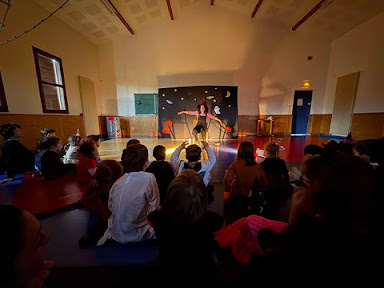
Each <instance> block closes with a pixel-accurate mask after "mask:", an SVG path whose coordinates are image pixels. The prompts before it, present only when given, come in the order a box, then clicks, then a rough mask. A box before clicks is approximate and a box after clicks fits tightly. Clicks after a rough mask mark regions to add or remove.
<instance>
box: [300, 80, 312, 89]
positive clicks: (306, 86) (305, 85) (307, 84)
mask: <svg viewBox="0 0 384 288" xmlns="http://www.w3.org/2000/svg"><path fill="white" fill-rule="evenodd" d="M301 87H302V88H304V89H309V88H311V81H310V80H303V85H302V86H301Z"/></svg>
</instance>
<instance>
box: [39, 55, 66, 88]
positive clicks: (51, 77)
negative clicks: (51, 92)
mask: <svg viewBox="0 0 384 288" xmlns="http://www.w3.org/2000/svg"><path fill="white" fill-rule="evenodd" d="M38 59H39V66H40V73H41V80H43V81H44V82H49V83H52V84H59V85H63V81H62V77H61V73H60V63H59V62H58V61H57V60H55V59H50V58H48V57H45V56H42V55H40V54H39V55H38ZM57 72H59V73H57Z"/></svg>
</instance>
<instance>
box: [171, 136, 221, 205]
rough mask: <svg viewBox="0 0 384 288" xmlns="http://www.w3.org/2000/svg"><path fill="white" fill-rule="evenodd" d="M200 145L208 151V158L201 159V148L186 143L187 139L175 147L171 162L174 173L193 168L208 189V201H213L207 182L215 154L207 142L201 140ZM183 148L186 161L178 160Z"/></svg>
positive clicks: (211, 190)
mask: <svg viewBox="0 0 384 288" xmlns="http://www.w3.org/2000/svg"><path fill="white" fill-rule="evenodd" d="M202 145H203V148H204V150H205V151H207V153H208V159H207V160H206V161H201V152H202V151H201V148H200V146H198V145H197V144H192V145H188V141H184V142H183V143H182V144H181V145H180V146H179V147H177V148H176V149H175V151H174V152H173V153H172V156H171V164H172V166H173V169H174V171H175V173H176V174H177V173H180V172H181V171H183V170H185V169H192V170H195V171H196V172H197V173H198V174H199V175H200V176H201V177H202V178H203V181H204V184H205V186H206V187H207V190H208V202H209V203H211V202H213V186H212V185H211V184H209V181H210V180H211V170H212V169H213V167H214V166H215V164H216V156H215V153H213V150H212V149H211V147H209V145H208V143H207V142H205V141H202ZM184 148H185V158H187V161H184V160H180V153H181V151H182V150H183V149H184Z"/></svg>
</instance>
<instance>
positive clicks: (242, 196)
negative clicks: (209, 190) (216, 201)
mask: <svg viewBox="0 0 384 288" xmlns="http://www.w3.org/2000/svg"><path fill="white" fill-rule="evenodd" d="M254 155H255V151H254V147H253V144H252V142H249V141H243V142H241V143H240V145H239V148H238V151H237V155H236V161H235V162H233V163H231V164H230V165H229V167H228V169H227V170H226V172H225V176H224V186H225V191H226V192H224V195H225V204H224V205H225V206H224V217H225V222H226V224H230V223H232V222H234V221H236V220H238V219H240V218H243V217H246V216H248V215H251V214H259V215H262V212H263V209H264V203H263V202H264V201H263V200H261V203H259V202H258V199H260V196H261V199H264V197H263V195H260V193H264V190H265V188H266V179H265V175H264V169H263V167H262V166H261V165H260V164H257V163H256V161H255V156H254ZM228 195H229V196H228Z"/></svg>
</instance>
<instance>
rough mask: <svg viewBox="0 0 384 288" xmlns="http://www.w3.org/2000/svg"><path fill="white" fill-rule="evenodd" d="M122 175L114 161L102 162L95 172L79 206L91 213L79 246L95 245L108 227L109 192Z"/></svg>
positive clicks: (119, 165) (118, 164)
mask: <svg viewBox="0 0 384 288" xmlns="http://www.w3.org/2000/svg"><path fill="white" fill-rule="evenodd" d="M122 175H123V167H122V166H121V164H120V163H119V162H117V161H115V160H104V161H102V162H101V163H100V165H99V167H98V168H97V170H96V174H95V179H94V180H93V181H92V182H91V184H90V185H89V187H88V190H87V192H86V193H85V195H84V197H83V199H82V200H81V204H82V205H83V206H84V208H85V209H87V210H88V211H90V212H91V214H90V218H89V223H88V233H87V234H86V235H84V236H82V237H81V239H80V240H79V246H80V247H85V246H89V245H95V244H96V243H97V241H98V240H99V239H100V237H101V236H103V234H104V232H105V230H106V229H107V227H108V219H109V217H110V216H111V211H110V210H109V208H108V200H109V190H110V189H111V187H112V185H113V184H114V183H115V182H116V180H117V179H119V178H120V177H121V176H122Z"/></svg>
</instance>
